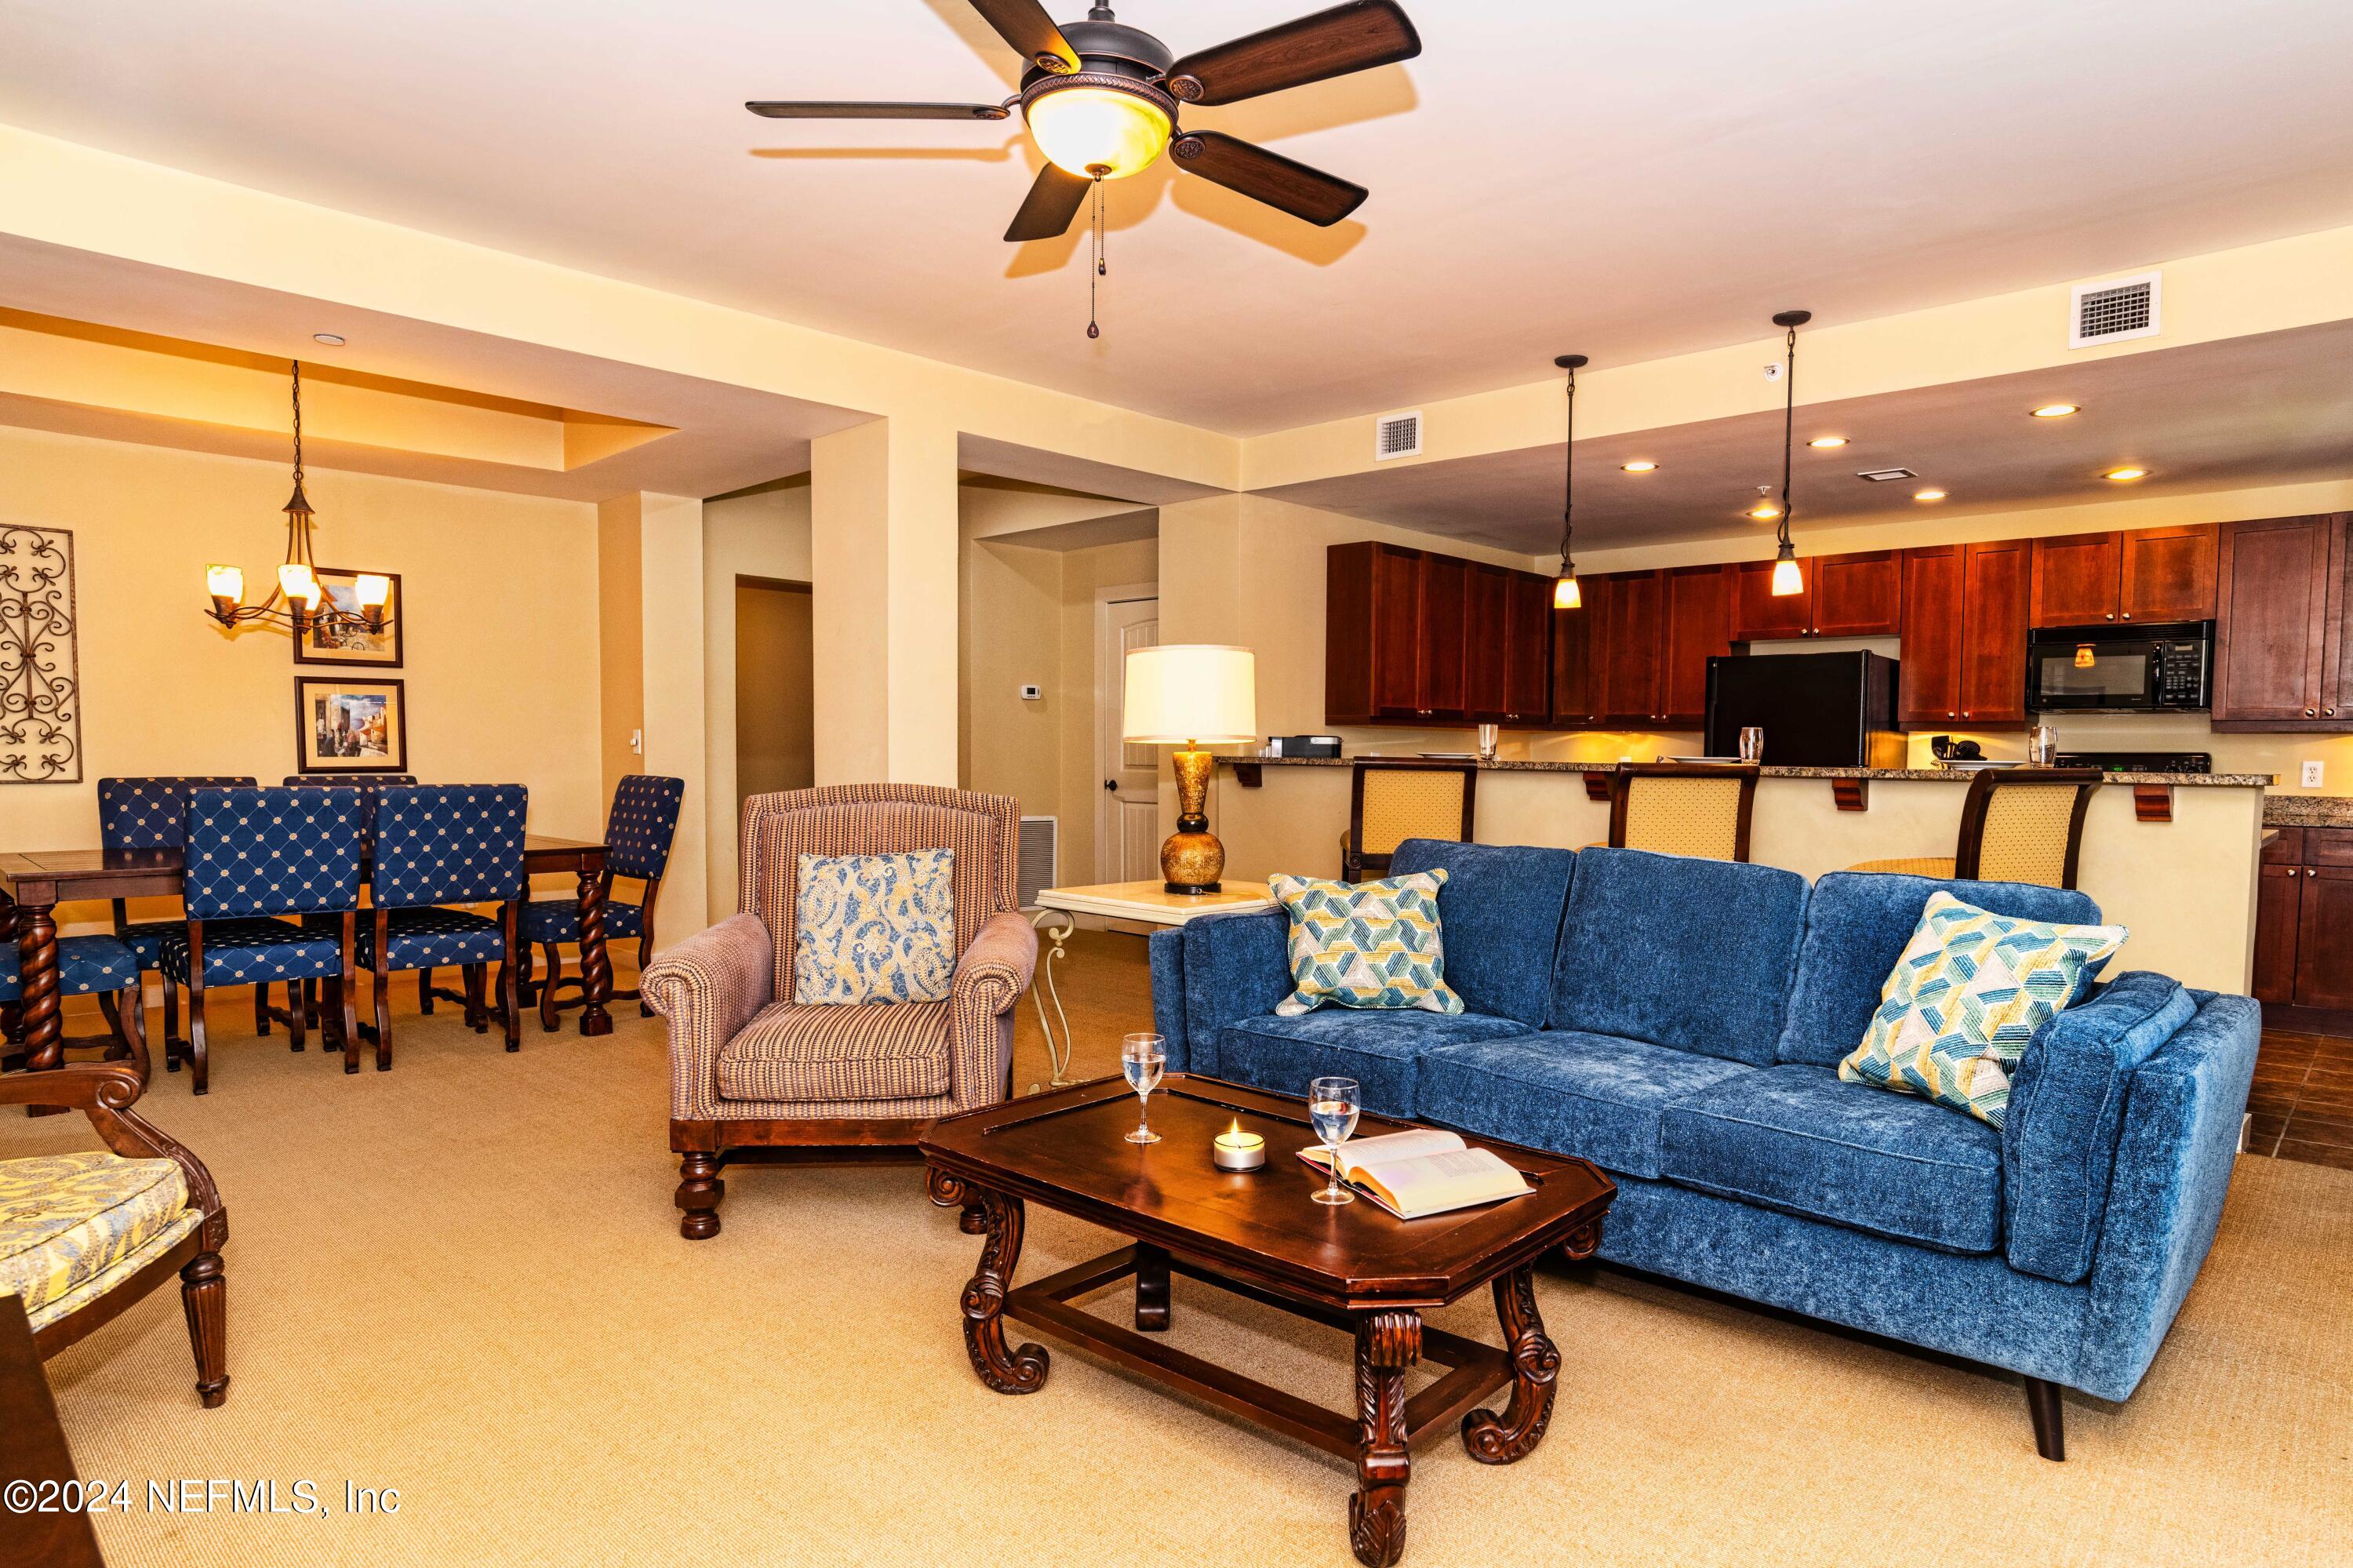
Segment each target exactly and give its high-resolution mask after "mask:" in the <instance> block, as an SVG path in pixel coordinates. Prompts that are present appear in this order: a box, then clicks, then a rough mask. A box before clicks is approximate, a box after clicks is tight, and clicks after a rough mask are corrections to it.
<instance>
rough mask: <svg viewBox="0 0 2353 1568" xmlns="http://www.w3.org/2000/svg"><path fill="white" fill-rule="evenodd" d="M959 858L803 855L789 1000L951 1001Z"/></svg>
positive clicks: (922, 853) (943, 853)
mask: <svg viewBox="0 0 2353 1568" xmlns="http://www.w3.org/2000/svg"><path fill="white" fill-rule="evenodd" d="M955 961H956V945H955V851H954V850H944V849H940V850H918V851H916V852H915V853H912V854H848V855H817V854H805V855H803V856H801V857H800V863H799V876H798V888H797V892H796V894H795V895H794V902H793V1000H794V1001H797V1002H807V1003H810V1004H813V1005H816V1006H820V1007H825V1006H839V1007H857V1006H860V1005H862V1004H864V1003H868V1002H889V1001H946V1000H947V998H948V991H949V989H950V987H951V986H952V985H953V983H954V982H955Z"/></svg>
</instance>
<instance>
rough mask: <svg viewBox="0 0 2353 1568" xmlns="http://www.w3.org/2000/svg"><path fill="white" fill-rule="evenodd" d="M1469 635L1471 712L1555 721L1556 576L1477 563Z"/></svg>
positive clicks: (1492, 718) (1501, 719)
mask: <svg viewBox="0 0 2353 1568" xmlns="http://www.w3.org/2000/svg"><path fill="white" fill-rule="evenodd" d="M1464 635H1465V637H1466V639H1467V641H1468V648H1469V660H1470V674H1469V685H1470V714H1471V717H1472V719H1473V720H1475V721H1476V722H1478V723H1480V724H1503V725H1543V724H1546V723H1549V722H1550V719H1551V713H1552V710H1551V687H1552V579H1551V578H1550V577H1538V576H1536V575H1535V573H1533V572H1515V571H1513V570H1511V569H1510V568H1509V567H1490V566H1483V565H1475V564H1474V565H1473V566H1472V567H1471V575H1470V590H1469V596H1468V600H1467V607H1466V609H1465V618H1464Z"/></svg>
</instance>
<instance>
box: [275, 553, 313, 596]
mask: <svg viewBox="0 0 2353 1568" xmlns="http://www.w3.org/2000/svg"><path fill="white" fill-rule="evenodd" d="M278 591H279V592H280V593H282V594H284V595H285V596H286V597H287V598H288V599H308V600H310V601H311V604H313V605H316V604H317V603H318V602H319V579H318V578H317V577H312V576H311V568H310V567H306V566H304V565H303V564H302V563H301V562H300V561H289V562H287V563H286V564H285V565H284V566H282V567H279V568H278Z"/></svg>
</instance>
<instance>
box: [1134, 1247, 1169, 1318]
mask: <svg viewBox="0 0 2353 1568" xmlns="http://www.w3.org/2000/svg"><path fill="white" fill-rule="evenodd" d="M1135 1326H1136V1327H1137V1328H1139V1329H1141V1330H1144V1331H1145V1333H1147V1334H1156V1333H1160V1332H1162V1331H1163V1330H1166V1328H1167V1327H1168V1254H1167V1252H1166V1250H1165V1249H1163V1248H1161V1247H1156V1246H1152V1245H1147V1244H1145V1243H1144V1242H1138V1243H1136V1244H1135Z"/></svg>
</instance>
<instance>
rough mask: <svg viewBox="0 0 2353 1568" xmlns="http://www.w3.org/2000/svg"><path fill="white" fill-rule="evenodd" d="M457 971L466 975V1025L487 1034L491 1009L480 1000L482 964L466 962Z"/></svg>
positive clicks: (489, 1026)
mask: <svg viewBox="0 0 2353 1568" xmlns="http://www.w3.org/2000/svg"><path fill="white" fill-rule="evenodd" d="M459 973H460V974H463V975H464V976H465V977H466V1026H467V1027H468V1028H469V1029H471V1030H472V1031H473V1032H474V1033H477V1034H487V1033H490V1032H491V1010H490V1008H489V1007H488V1006H487V1005H486V1004H485V1003H484V1002H483V1000H482V966H481V965H480V964H467V965H465V966H463V967H462V968H461V969H459Z"/></svg>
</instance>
